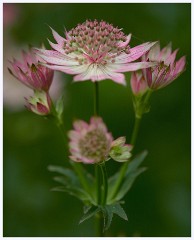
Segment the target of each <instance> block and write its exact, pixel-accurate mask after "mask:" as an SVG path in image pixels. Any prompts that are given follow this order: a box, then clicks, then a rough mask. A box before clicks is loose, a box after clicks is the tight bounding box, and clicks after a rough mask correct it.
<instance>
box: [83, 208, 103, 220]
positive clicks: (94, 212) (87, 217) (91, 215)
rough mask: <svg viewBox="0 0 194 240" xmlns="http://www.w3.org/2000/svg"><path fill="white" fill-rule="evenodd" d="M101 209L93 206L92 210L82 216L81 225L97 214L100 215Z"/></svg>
mask: <svg viewBox="0 0 194 240" xmlns="http://www.w3.org/2000/svg"><path fill="white" fill-rule="evenodd" d="M100 210H101V209H100V208H99V207H96V206H93V207H91V208H90V210H89V211H88V212H87V213H86V214H84V215H83V216H82V218H81V219H80V221H79V224H80V223H82V222H84V221H85V220H87V219H89V218H91V217H93V216H94V215H95V214H96V213H98V212H99V211H100Z"/></svg>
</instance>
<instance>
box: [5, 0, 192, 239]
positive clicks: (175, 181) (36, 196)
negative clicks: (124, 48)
mask: <svg viewBox="0 0 194 240" xmlns="http://www.w3.org/2000/svg"><path fill="white" fill-rule="evenodd" d="M17 5H18V7H19V8H20V17H19V20H18V21H16V22H15V24H14V25H13V26H12V28H11V29H10V34H11V35H10V37H11V38H12V40H13V41H14V42H15V44H16V45H18V46H19V45H21V44H26V45H27V44H29V43H30V44H32V45H35V46H39V44H40V43H41V42H44V43H45V44H46V46H47V47H48V44H47V43H46V42H47V41H46V39H47V37H48V38H50V39H52V36H51V31H50V29H49V27H48V26H47V24H48V25H50V26H52V27H53V28H54V29H55V30H57V31H58V32H59V33H60V34H63V33H62V32H63V27H64V26H65V27H66V28H67V29H68V30H69V29H70V28H72V27H74V26H75V25H76V24H77V23H79V22H83V21H85V19H88V18H91V19H94V18H97V19H103V20H105V21H108V22H110V23H113V24H114V25H118V26H119V27H121V28H123V30H124V32H125V33H126V34H128V33H130V32H131V33H132V34H133V36H134V37H133V38H132V42H131V45H132V46H133V45H136V44H140V43H142V41H155V40H160V42H161V45H162V46H165V45H166V44H167V43H168V42H169V41H172V43H173V49H175V48H180V51H179V54H178V57H181V56H182V55H186V56H187V69H186V71H185V72H184V73H183V74H182V75H181V76H180V77H179V78H178V79H177V80H176V81H175V82H174V83H173V84H171V85H170V86H168V87H166V88H165V89H162V90H160V91H158V92H156V93H154V94H153V96H152V98H151V111H150V113H149V114H146V115H145V116H144V119H143V122H142V125H141V128H140V133H139V138H138V141H137V147H136V152H139V151H141V150H144V149H147V150H148V151H149V155H148V157H147V158H146V160H145V162H144V165H145V166H147V167H148V171H147V172H145V173H143V174H142V175H141V176H140V177H139V178H138V180H137V181H136V182H135V184H134V186H133V188H132V189H131V191H130V192H129V193H128V195H127V196H126V198H125V201H126V204H125V206H124V208H125V210H126V212H127V215H128V218H129V221H128V222H125V221H124V220H120V219H119V218H117V217H115V218H114V219H113V224H112V227H111V228H110V230H109V231H108V232H107V236H142V237H147V236H150V237H188V236H190V234H191V217H190V210H191V202H190V190H191V189H190V180H191V174H190V164H191V162H190V157H191V154H190V150H191V146H190V143H191V141H190V140H191V139H190V131H191V126H190V125H191V122H190V117H191V116H190V115H191V111H190V107H191V103H190V102H191V90H190V87H191V83H190V79H191V75H190V56H191V35H190V34H191V23H190V21H191V6H190V4H130V3H129V4H113V3H112V4H111V3H109V4H17ZM18 50H20V49H18ZM4 61H6V60H4ZM63 76H64V81H65V83H66V84H65V91H66V105H65V112H64V122H65V129H66V130H69V129H70V128H71V123H72V120H73V119H74V118H75V117H76V118H83V119H85V120H87V121H88V119H89V117H90V116H91V115H92V111H93V110H92V109H93V84H92V83H91V82H89V81H87V82H84V83H75V84H72V77H71V76H65V74H64V75H63ZM127 79H128V83H129V74H127ZM13 91H14V89H13ZM20 97H21V98H23V96H18V98H20ZM100 114H101V116H102V117H103V118H104V121H105V122H106V124H107V125H108V128H109V130H110V131H112V133H113V135H114V137H115V138H116V137H118V136H123V135H126V136H127V139H128V140H129V139H130V134H131V131H132V127H133V121H134V114H133V109H132V103H131V100H130V95H129V87H123V86H120V85H118V84H115V83H113V82H111V81H103V82H100ZM67 156H68V153H67V152H66V151H65V147H64V144H63V141H62V138H61V135H60V133H59V132H58V130H57V129H56V127H55V126H54V125H52V124H51V123H50V122H48V121H46V120H44V119H42V118H40V117H38V116H35V115H33V114H32V113H30V112H27V111H26V110H25V109H24V110H23V111H20V112H12V111H10V110H9V109H7V108H6V107H4V212H3V216H4V223H3V225H4V236H6V237H19V236H22V237H23V236H25V237H38V236H39V237H46V236H47V237H50V236H57V237H59V236H61V237H62V236H95V225H94V224H95V222H94V221H86V222H84V223H83V224H81V225H78V221H79V219H80V217H81V215H82V203H80V202H79V201H78V200H76V199H74V198H73V197H71V196H68V195H66V194H63V193H57V192H51V191H50V188H52V187H53V186H55V183H54V182H53V180H52V176H53V175H52V174H51V173H49V172H48V171H47V166H48V165H49V164H58V165H65V166H68V161H67ZM119 166H120V165H119V164H116V163H112V162H109V163H108V171H109V174H110V173H112V172H113V171H114V170H117V169H118V167H119Z"/></svg>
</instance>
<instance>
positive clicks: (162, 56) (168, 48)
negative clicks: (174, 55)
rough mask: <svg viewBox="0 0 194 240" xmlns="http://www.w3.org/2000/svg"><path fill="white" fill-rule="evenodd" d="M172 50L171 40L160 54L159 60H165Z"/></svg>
mask: <svg viewBox="0 0 194 240" xmlns="http://www.w3.org/2000/svg"><path fill="white" fill-rule="evenodd" d="M171 52H172V43H171V42H170V43H169V44H168V45H167V46H166V47H164V48H163V49H162V50H161V52H160V54H159V59H158V60H159V61H165V59H167V58H168V57H169V56H170V54H171Z"/></svg>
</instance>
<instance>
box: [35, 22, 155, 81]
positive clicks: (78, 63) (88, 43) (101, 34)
mask: <svg viewBox="0 0 194 240" xmlns="http://www.w3.org/2000/svg"><path fill="white" fill-rule="evenodd" d="M51 30H52V33H53V36H54V38H55V40H56V42H57V43H56V44H55V43H52V42H51V41H49V43H50V45H51V47H52V48H53V50H44V49H36V50H35V52H36V53H37V54H38V55H39V56H40V57H41V58H42V59H43V60H44V61H45V62H46V64H44V65H45V66H46V67H48V68H50V69H53V70H59V71H62V72H65V73H68V74H73V75H76V76H75V77H74V81H85V80H91V81H101V80H105V79H112V80H113V81H114V82H116V83H119V84H123V85H125V84H126V81H125V76H124V75H123V74H122V72H129V71H136V70H138V69H143V68H147V67H151V66H154V65H155V63H154V62H148V61H145V62H144V61H141V62H134V61H135V60H137V59H139V58H140V57H141V56H143V55H144V54H145V53H146V52H147V51H148V50H149V49H150V48H151V47H152V46H153V45H154V44H155V42H154V43H151V42H147V43H144V44H141V45H139V46H136V47H133V48H131V47H130V46H129V42H130V40H131V34H129V35H127V36H126V35H125V34H124V33H123V32H122V31H121V29H119V28H118V27H114V26H113V25H112V24H109V23H106V22H105V21H100V22H98V21H97V20H95V21H88V20H87V21H86V22H84V23H82V24H78V26H77V27H76V28H74V29H72V30H70V31H69V32H65V38H63V37H61V36H60V35H59V34H58V33H57V32H55V31H54V30H53V29H51Z"/></svg>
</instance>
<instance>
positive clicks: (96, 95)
mask: <svg viewBox="0 0 194 240" xmlns="http://www.w3.org/2000/svg"><path fill="white" fill-rule="evenodd" d="M98 114H99V86H98V82H94V115H95V116H98Z"/></svg>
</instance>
